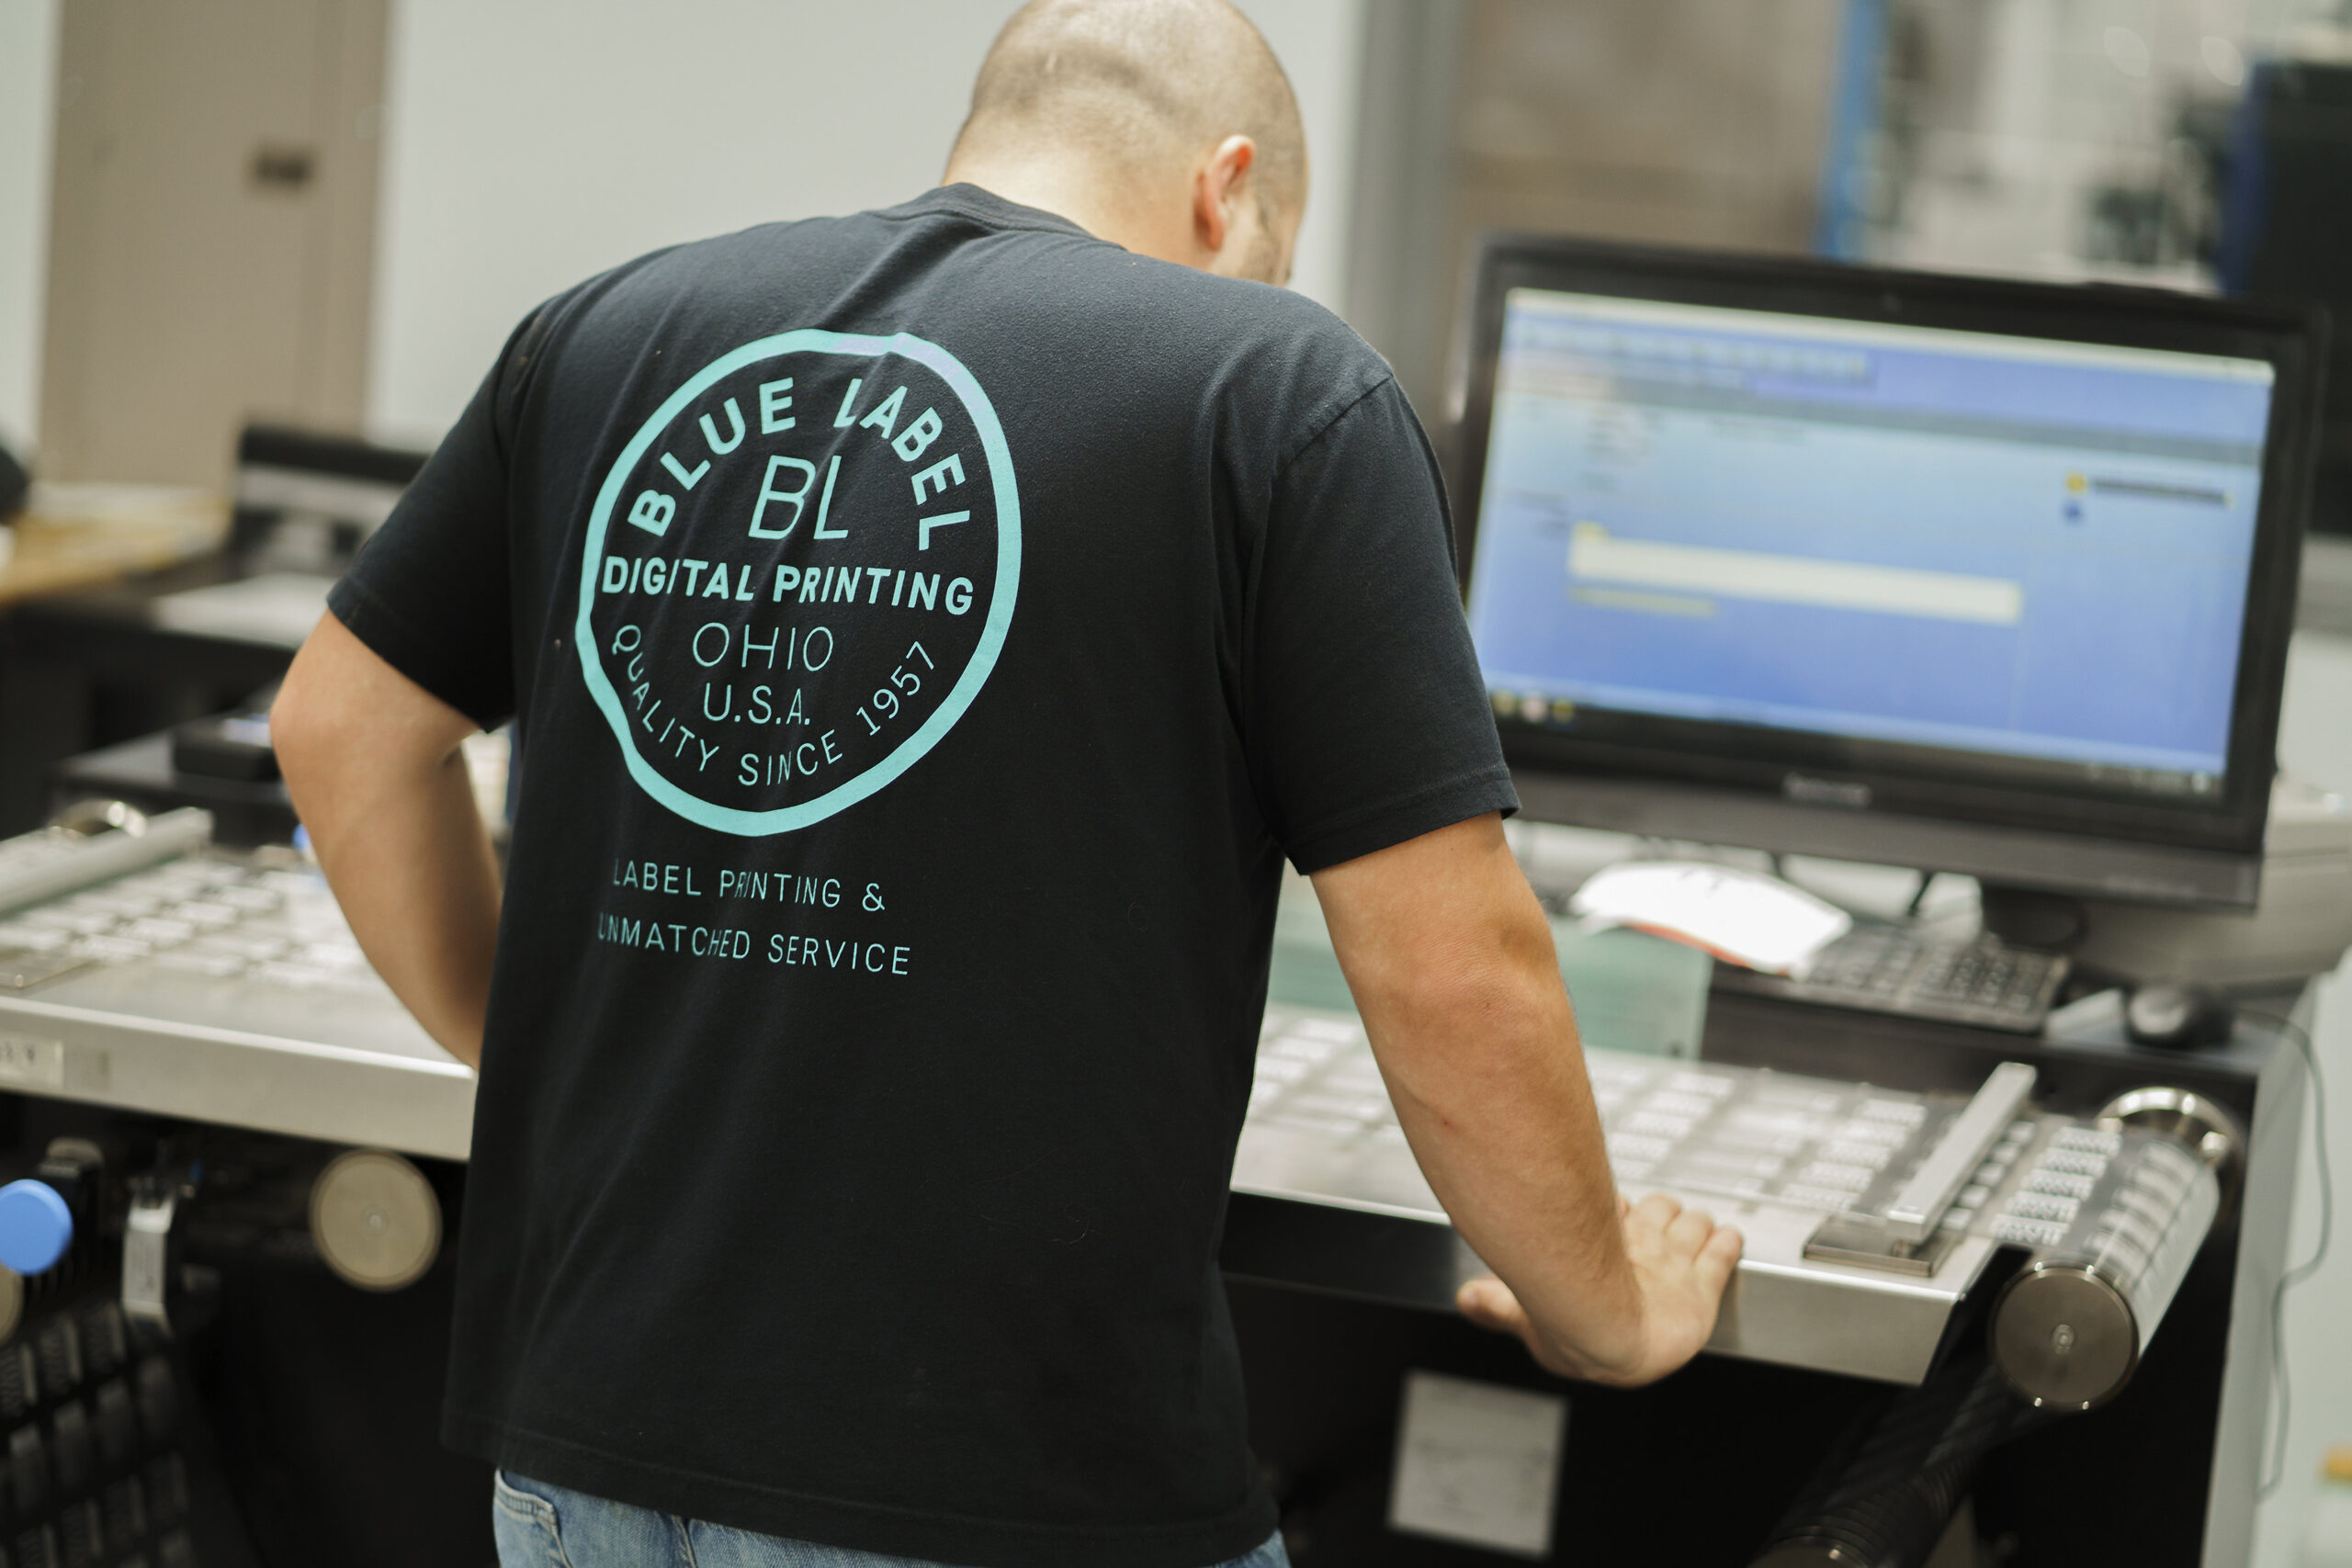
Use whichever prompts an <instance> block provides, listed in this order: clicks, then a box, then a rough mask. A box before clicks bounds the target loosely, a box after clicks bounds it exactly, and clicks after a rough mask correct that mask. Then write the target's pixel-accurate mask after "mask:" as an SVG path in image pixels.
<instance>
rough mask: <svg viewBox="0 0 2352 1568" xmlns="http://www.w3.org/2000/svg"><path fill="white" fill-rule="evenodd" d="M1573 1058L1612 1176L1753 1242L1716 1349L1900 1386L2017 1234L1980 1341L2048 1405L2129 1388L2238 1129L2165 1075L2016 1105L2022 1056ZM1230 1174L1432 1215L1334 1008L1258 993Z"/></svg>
mask: <svg viewBox="0 0 2352 1568" xmlns="http://www.w3.org/2000/svg"><path fill="white" fill-rule="evenodd" d="M1586 1061H1587V1066H1588V1071H1589V1075H1590V1077H1591V1081H1592V1089H1593V1097H1594V1100H1595V1101H1596V1102H1597V1104H1598V1106H1599V1108H1600V1115H1601V1122H1602V1127H1603V1131H1604V1134H1605V1135H1606V1137H1607V1140H1608V1146H1609V1159H1610V1165H1611V1169H1612V1171H1613V1172H1614V1174H1615V1176H1616V1179H1617V1181H1618V1184H1619V1186H1620V1187H1622V1188H1623V1190H1626V1191H1627V1192H1629V1193H1640V1192H1644V1191H1650V1190H1662V1191H1667V1192H1670V1193H1673V1194H1674V1195H1676V1196H1677V1197H1679V1198H1681V1199H1682V1200H1683V1201H1686V1202H1690V1203H1693V1204H1700V1205H1703V1206H1705V1207H1707V1208H1709V1209H1710V1210H1712V1211H1713V1213H1715V1214H1716V1216H1717V1218H1718V1219H1720V1220H1723V1221H1724V1222H1725V1223H1728V1224H1735V1225H1737V1226H1738V1227H1739V1228H1740V1230H1741V1231H1742V1232H1743V1233H1744V1234H1745V1235H1746V1237H1747V1248H1746V1251H1745V1254H1744V1256H1743V1258H1742V1259H1741V1263H1740V1270H1739V1275H1738V1278H1737V1280H1736V1283H1735V1285H1734V1288H1733V1290H1732V1292H1731V1294H1730V1295H1729V1297H1728V1298H1727V1299H1726V1302H1725V1304H1724V1311H1723V1313H1722V1314H1721V1318H1720V1320H1719V1322H1718V1325H1717V1329H1716V1334H1715V1337H1714V1339H1713V1342H1712V1344H1711V1346H1710V1348H1712V1349H1713V1350H1716V1351H1718V1352H1722V1353H1726V1354H1732V1355H1739V1356H1747V1357H1750V1358H1753V1359H1760V1360H1768V1361H1777V1362H1781V1363H1785V1364H1790V1365H1796V1366H1804V1367H1812V1368H1816V1369H1818V1370H1821V1371H1835V1372H1842V1373H1846V1374H1849V1375H1853V1376H1860V1377H1870V1378H1876V1379H1879V1380H1882V1381H1884V1382H1898V1383H1917V1382H1920V1381H1921V1380H1923V1379H1924V1378H1925V1377H1926V1376H1927V1375H1928V1372H1929V1371H1930V1370H1931V1369H1932V1368H1933V1366H1934V1364H1935V1360H1936V1357H1937V1354H1938V1352H1939V1349H1940V1348H1941V1347H1942V1345H1943V1342H1944V1336H1945V1329H1946V1326H1947V1325H1948V1324H1949V1323H1950V1321H1951V1314H1952V1313H1953V1311H1954V1310H1955V1309H1956V1308H1957V1307H1958V1305H1959V1303H1961V1301H1962V1299H1963V1298H1965V1297H1966V1296H1967V1295H1968V1293H1969V1292H1971V1291H1972V1290H1973V1289H1974V1288H1975V1286H1976V1285H1977V1283H1978V1281H1979V1280H1980V1279H1982V1278H1983V1277H1984V1276H1985V1273H1986V1271H1987V1269H1988V1266H1989V1265H1990V1264H1991V1263H1992V1261H1993V1258H1994V1256H1995V1254H1996V1251H1997V1250H1998V1249H2000V1248H2002V1247H2016V1248H2021V1249H2024V1250H2025V1251H2026V1252H2027V1253H2028V1255H2029V1256H2028V1258H2027V1261H2026V1263H2025V1266H2024V1269H2022V1271H2021V1272H2020V1273H2019V1274H2018V1276H2017V1277H2016V1278H2015V1279H2014V1280H2012V1281H2011V1282H2010V1284H2009V1285H2008V1286H2007V1288H2006V1290H2005V1292H2004V1293H2003V1295H2002V1297H2001V1299H2000V1301H1999V1303H1998V1304H1997V1305H1996V1309H1995V1323H1994V1352H1995V1359H1996V1364H1997V1365H1998V1366H1999V1367H2000V1369H2001V1371H2002V1373H2003V1374H2004V1375H2005V1376H2006V1377H2007V1379H2008V1381H2009V1382H2010V1384H2011V1385H2012V1386H2013V1387H2014V1388H2015V1390H2016V1391H2017V1392H2018V1393H2019V1394H2020V1395H2021V1396H2022V1397H2024V1398H2025V1399H2027V1400H2028V1401H2029V1402H2031V1403H2034V1404H2049V1405H2051V1406H2053V1407H2057V1408H2077V1409H2079V1408H2086V1407H2087V1406H2089V1405H2091V1404H2098V1403H2101V1402H2103V1401H2105V1400H2107V1399H2109V1398H2111V1397H2113V1396H2114V1394H2115V1393H2117V1392H2119V1391H2120V1389H2121V1388H2122V1386H2123V1385H2124V1383H2125V1382H2127V1381H2128V1380H2129V1378H2130V1375H2131V1368H2132V1366H2133V1365H2135V1364H2136V1361H2137V1358H2138V1355H2139V1351H2140V1348H2142V1347H2143V1346H2144V1344H2145V1343H2146V1341H2147V1339H2148V1337H2150V1336H2152V1335H2153V1334H2154V1332H2155V1329H2156V1326H2157V1325H2158V1324H2159V1323H2160V1322H2161V1321H2162V1318H2163V1314H2164V1312H2165V1307H2166V1305H2167V1304H2168V1303H2169V1302H2170V1300H2171V1297H2172V1294H2173V1292H2174V1291H2175V1290H2176V1289H2177V1287H2178V1285H2179V1282H2180V1280H2181V1278H2182V1276H2183V1275H2185V1274H2186V1272H2187V1270H2188V1263H2189V1261H2190V1259H2192V1258H2194V1256H2195V1254H2196V1251H2197V1248H2198V1247H2199V1245H2200V1244H2201V1243H2202V1242H2203V1240H2204V1237H2205V1235H2206V1233H2207V1232H2208V1230H2210V1229H2211V1225H2212V1224H2213V1223H2214V1221H2215V1219H2216V1218H2217V1216H2218V1214H2219V1213H2220V1211H2221V1207H2222V1195H2223V1189H2222V1179H2223V1177H2224V1175H2225V1174H2226V1171H2227V1169H2228V1167H2229V1161H2230V1160H2231V1159H2232V1158H2233V1156H2234V1155H2235V1152H2236V1150H2237V1147H2238V1145H2239V1142H2240V1140H2239V1139H2238V1138H2237V1134H2236V1133H2235V1130H2234V1129H2233V1128H2232V1127H2230V1126H2229V1125H2227V1123H2226V1118H2225V1117H2224V1116H2223V1115H2222V1113H2221V1112H2220V1111H2216V1110H2214V1109H2213V1108H2211V1107H2210V1106H2197V1107H2193V1109H2195V1110H2196V1111H2198V1112H2199V1115H2197V1116H2191V1117H2188V1118H2186V1119H2184V1118H2183V1117H2182V1116H2181V1115H2180V1114H2178V1106H2179V1101H2180V1100H2182V1099H2184V1098H2189V1097H2180V1096H2177V1095H2174V1094H2172V1093H2171V1091H2165V1090H2154V1089H2152V1090H2148V1091H2143V1093H2142V1094H2141V1095H2140V1096H2127V1097H2125V1100H2124V1101H2119V1103H2118V1105H2117V1106H2115V1107H2111V1108H2110V1111H2111V1114H2109V1115H2108V1116H2106V1117H2101V1118H2091V1119H2078V1118H2072V1117H2065V1116H2059V1115H2053V1114H2050V1113H2047V1112H2043V1111H2035V1110H2033V1109H2032V1108H2031V1106H2030V1093H2031V1089H2032V1087H2033V1083H2034V1073H2033V1070H2032V1069H2031V1068H2030V1067H2027V1066H2022V1065H2020V1064H2015V1063H2012V1064H2007V1065H2005V1066H2002V1067H2001V1068H1999V1069H1998V1070H1996V1072H1995V1073H1994V1074H1993V1075H1992V1076H1991V1077H1990V1078H1989V1079H1988V1080H1987V1082H1986V1083H1985V1086H1984V1087H1983V1088H1982V1089H1980V1090H1979V1091H1978V1092H1977V1094H1976V1095H1975V1096H1973V1098H1971V1099H1967V1100H1961V1099H1958V1098H1956V1097H1938V1096H1930V1095H1922V1094H1914V1093H1907V1092H1905V1091H1901V1090H1895V1089H1880V1088H1875V1087H1872V1086H1870V1085H1866V1084H1857V1083H1847V1082H1840V1081H1838V1080H1835V1079H1828V1078H1817V1077H1803V1076H1800V1075H1796V1074H1791V1073H1781V1072H1775V1071H1771V1070H1769V1069H1762V1068H1753V1067H1737V1066H1723V1065H1718V1064H1713V1063H1702V1062H1689V1061H1676V1060H1668V1059H1664V1058H1659V1057H1652V1056H1639V1055H1617V1054H1612V1053H1609V1052H1600V1051H1589V1052H1587V1053H1586ZM2127 1102H2129V1103H2127ZM2166 1107H2168V1108H2170V1109H2171V1112H2172V1113H2171V1114H2164V1113H2162V1112H2161V1111H2160V1110H2159V1108H2166ZM1234 1186H1235V1188H1236V1190H1241V1191H1248V1192H1256V1193H1261V1194H1264V1195H1267V1196H1272V1197H1281V1198H1288V1199H1293V1200H1296V1201H1306V1202H1315V1203H1325V1204H1330V1205H1334V1206H1338V1207H1341V1208H1353V1209H1360V1210H1365V1211H1368V1212H1372V1213H1386V1214H1391V1215H1396V1216H1398V1217H1402V1218H1407V1219H1416V1220H1424V1221H1428V1222H1430V1223H1432V1224H1444V1223H1446V1218H1445V1213H1444V1211H1443V1209H1442V1207H1441V1206H1440V1205H1439V1203H1438V1201H1437V1198H1436V1196H1435V1194H1434V1193H1432V1192H1431V1191H1430V1188H1429V1184H1428V1182H1427V1180H1426V1179H1424V1178H1423V1177H1422V1176H1421V1174H1420V1169H1419V1166H1418V1164H1416V1163H1415V1161H1414V1159H1413V1156H1412V1151H1411V1150H1410V1148H1408V1146H1407V1145H1406V1141H1405V1134H1404V1131H1403V1129H1402V1128H1401V1127H1400V1126H1399V1125H1398V1123H1397V1117H1396V1113H1395V1111H1394V1108H1393V1107H1392V1106H1391V1104H1390V1102H1389V1100H1388V1097H1387V1094H1386V1092H1385V1087H1384V1086H1383V1083H1382V1080H1381V1077H1380V1072H1379V1068H1378V1066H1377V1065H1376V1063H1375V1062H1374V1059H1373V1055H1372V1050H1371V1046H1370V1043H1369V1042H1368V1041H1367V1040H1366V1038H1365V1036H1364V1033H1363V1026H1362V1025H1361V1024H1360V1023H1359V1022H1358V1021H1356V1020H1355V1019H1354V1018H1353V1017H1352V1016H1350V1015H1348V1014H1344V1013H1339V1012H1332V1011H1326V1010H1313V1009H1304V1008H1296V1007H1292V1006H1289V1005H1286V1004H1276V1005H1273V1006H1272V1007H1269V1009H1268V1010H1267V1013H1266V1020H1265V1024H1264V1027H1263V1032H1262V1034H1261V1043H1260V1045H1259V1053H1258V1070H1257V1077H1256V1080H1255V1084H1254V1086H1253V1088H1252V1090H1251V1097H1250V1115H1249V1120H1248V1122H1247V1124H1246V1126H1245V1128H1244V1131H1243V1134H1242V1138H1241V1144H1240V1148H1239V1152H1238V1156H1237V1158H1236V1161H1235V1168H1234ZM2095 1308H2096V1309H2098V1310H2097V1311H2094V1309H2095ZM2062 1328H2064V1330H2065V1332H2064V1333H2062V1332H2060V1330H2061V1329H2062Z"/></svg>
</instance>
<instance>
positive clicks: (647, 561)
mask: <svg viewBox="0 0 2352 1568" xmlns="http://www.w3.org/2000/svg"><path fill="white" fill-rule="evenodd" d="M1020 581H1021V497H1020V492H1019V489H1018V487H1017V486H1016V485H1015V483H1014V480H1013V473H1012V454H1011V452H1010V451H1009V450H1007V448H1006V446H1005V441H1004V431H1003V428H1002V426H1001V425H1000V424H999V423H997V417H996V411H995V410H994V409H993V408H992V407H991V406H990V405H989V400H988V394H987V393H986V392H984V391H983V390H982V389H981V388H980V384H979V382H978V381H977V380H976V379H974V378H973V377H972V374H971V372H970V371H968V370H967V369H965V368H964V367H963V365H962V364H960V363H959V362H958V361H957V360H956V357H955V355H951V354H949V353H948V352H947V351H946V350H944V349H943V348H941V347H939V346H938V345H937V344H931V343H926V342H924V341H923V340H922V339H921V338H918V337H912V336H910V335H908V334H907V333H898V334H897V335H895V336H891V337H873V336H859V335H855V334H851V333H830V332H818V331H814V330H805V331H800V332H789V333H779V334H777V335H776V336H775V337H767V338H761V339H760V340H758V341H757V342H754V343H747V344H744V345H743V346H742V347H741V348H739V349H736V350H735V351H734V352H733V353H731V354H728V355H721V356H720V357H719V358H718V359H717V360H715V361H713V362H712V363H711V364H709V365H708V366H707V367H704V368H703V369H702V370H701V371H700V372H699V373H697V374H696V375H695V376H694V377H693V378H691V379H689V380H688V381H687V382H686V383H685V385H684V386H682V387H680V388H679V389H677V390H676V391H675V392H673V393H672V394H671V396H670V397H669V399H668V400H665V401H664V402H663V403H662V406H661V407H660V408H659V409H657V410H655V411H654V413H653V417H652V418H650V419H649V420H647V421H646V422H645V423H644V424H643V425H642V426H641V427H639V430H638V432H637V434H635V435H634V436H633V437H631V438H630V440H629V443H628V446H625V447H623V448H622V450H621V454H620V456H619V457H618V458H617V459H616V460H615V462H614V464H613V466H612V468H611V470H610V471H609V472H608V473H607V474H606V475H605V482H604V485H603V486H602V488H601V489H599V490H598V491H597V493H596V502H595V505H594V509H593V510H592V511H591V512H590V513H589V518H588V536H587V544H586V548H585V554H584V557H583V558H582V562H581V570H580V613H579V617H578V620H577V623H576V636H577V639H578V643H579V648H580V663H581V672H582V676H583V677H584V678H585V679H586V681H587V683H588V691H589V694H590V695H591V696H592V697H593V698H594V700H595V703H596V705H597V707H598V708H599V709H601V710H602V711H603V713H604V715H605V719H606V720H607V721H608V722H609V723H610V724H611V726H612V728H613V735H614V737H615V739H617V740H618V741H619V742H620V747H621V754H622V757H623V759H624V760H625V761H626V762H627V764H628V771H629V776H630V777H631V778H633V779H635V780H636V781H637V784H638V785H639V787H640V788H642V789H643V790H644V791H645V792H646V793H647V794H648V795H651V796H652V797H653V798H654V799H655V800H658V801H660V802H661V803H662V805H663V806H666V807H669V808H670V809H671V810H673V811H674V812H676V813H677V814H678V815H679V816H681V817H684V818H686V819H687V820H689V821H692V822H698V823H700V824H701V825H703V826H704V827H706V828H715V829H719V830H720V831H722V832H729V833H740V834H743V835H745V836H747V837H757V836H761V835H765V834H770V833H786V832H790V831H792V830H793V829H798V828H806V827H808V826H809V825H810V824H812V823H816V822H821V821H823V820H824V819H825V818H828V817H831V816H832V815H833V814H834V813H835V812H837V811H841V810H842V809H844V808H845V807H850V806H854V805H855V804H856V803H857V802H858V801H861V800H864V799H865V797H866V796H868V795H872V794H874V793H875V792H876V790H879V789H881V788H883V787H884V786H885V785H887V784H889V783H890V782H891V781H892V780H893V779H895V778H897V777H898V776H899V774H900V773H905V772H906V771H907V769H909V768H910V767H911V766H913V765H914V763H915V762H916V761H918V760H920V759H921V758H922V755H923V754H924V753H925V752H927V751H929V750H931V749H932V748H933V746H935V745H937V744H938V743H939V740H940V739H941V737H943V736H944V735H945V734H946V733H947V732H948V730H949V729H951V728H954V727H955V724H956V720H957V719H959V718H961V717H962V716H963V715H964V712H965V710H966V709H967V708H968V707H970V706H971V704H972V699H973V697H974V696H975V695H977V694H978V692H979V689H980V687H981V686H982V685H983V684H985V683H986V682H987V681H988V678H989V671H990V670H992V669H993V668H994V667H995V665H996V660H997V655H998V654H999V653H1000V652H1001V651H1002V649H1003V647H1004V637H1005V633H1006V630H1007V629H1008V628H1009V627H1010V626H1011V625H1012V607H1013V599H1014V596H1015V591H1016V590H1017V589H1018V587H1019V585H1020Z"/></svg>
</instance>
